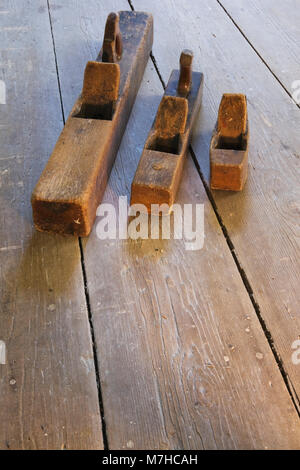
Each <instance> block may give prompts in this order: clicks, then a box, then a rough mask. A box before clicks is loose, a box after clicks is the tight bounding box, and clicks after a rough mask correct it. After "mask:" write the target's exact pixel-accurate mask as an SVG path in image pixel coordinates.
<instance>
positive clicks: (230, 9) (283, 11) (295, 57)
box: [219, 0, 300, 104]
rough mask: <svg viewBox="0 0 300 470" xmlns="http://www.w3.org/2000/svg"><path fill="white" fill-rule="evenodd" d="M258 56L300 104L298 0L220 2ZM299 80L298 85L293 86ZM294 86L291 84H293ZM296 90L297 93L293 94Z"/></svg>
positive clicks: (299, 24)
mask: <svg viewBox="0 0 300 470" xmlns="http://www.w3.org/2000/svg"><path fill="white" fill-rule="evenodd" d="M219 3H220V4H221V5H222V6H223V7H224V8H225V9H226V11H227V13H228V14H229V15H230V16H231V18H232V19H233V21H234V22H235V23H236V24H237V25H238V27H239V28H240V29H241V31H242V32H243V34H245V36H246V37H247V39H248V40H249V42H250V43H251V44H252V45H253V47H254V48H255V49H256V51H257V52H258V54H260V56H261V57H262V58H263V60H264V61H265V62H266V63H267V65H268V66H269V67H270V69H271V70H272V72H273V73H274V74H275V75H276V77H277V78H278V79H279V80H280V82H281V83H282V84H283V85H284V86H285V88H286V90H287V91H288V92H289V93H291V94H292V95H293V94H294V93H295V95H294V99H295V100H296V101H297V102H298V104H299V102H300V92H299V89H300V83H299V80H300V41H299V37H300V8H299V2H298V0H285V1H284V2H274V1H272V0H252V1H251V2H247V0H219ZM296 81H298V83H295V82H296ZM293 83H294V85H293ZM297 89H298V91H296V90H297Z"/></svg>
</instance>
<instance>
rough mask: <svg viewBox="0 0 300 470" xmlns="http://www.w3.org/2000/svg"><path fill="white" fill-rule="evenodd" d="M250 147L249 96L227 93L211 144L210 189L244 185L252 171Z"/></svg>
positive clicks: (220, 108) (233, 187)
mask: <svg viewBox="0 0 300 470" xmlns="http://www.w3.org/2000/svg"><path fill="white" fill-rule="evenodd" d="M248 147H249V123H248V113H247V99H246V96H245V95H242V94H239V93H224V95H223V96H222V99H221V103H220V106H219V111H218V120H217V123H216V126H215V128H214V130H213V133H212V137H211V142H210V148H209V155H210V189H221V190H227V191H228V190H230V191H241V190H242V189H243V187H244V185H245V182H246V179H247V174H248Z"/></svg>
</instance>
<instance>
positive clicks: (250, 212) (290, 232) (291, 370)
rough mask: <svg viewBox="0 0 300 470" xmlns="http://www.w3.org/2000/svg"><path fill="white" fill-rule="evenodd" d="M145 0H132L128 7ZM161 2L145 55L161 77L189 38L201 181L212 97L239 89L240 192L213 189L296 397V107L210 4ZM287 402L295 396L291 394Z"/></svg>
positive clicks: (299, 276) (214, 106) (299, 275)
mask: <svg viewBox="0 0 300 470" xmlns="http://www.w3.org/2000/svg"><path fill="white" fill-rule="evenodd" d="M146 4H147V2H146V1H144V0H139V2H138V8H141V9H143V8H145V6H146ZM164 8H167V9H168V11H170V18H169V21H168V22H165V21H163V17H162V15H161V4H160V2H159V1H156V0H154V1H153V2H152V4H151V11H152V13H153V15H155V19H156V26H155V31H156V38H157V34H158V31H159V37H160V40H159V42H158V41H157V40H156V41H155V43H154V46H153V54H154V57H155V59H156V62H157V65H158V68H159V70H160V73H161V75H162V77H163V79H164V80H166V78H167V77H168V70H169V67H170V64H171V63H173V62H174V61H176V55H177V51H178V50H181V49H182V48H183V47H185V46H186V44H192V43H194V42H195V43H196V44H198V49H197V48H195V50H194V51H195V58H194V67H201V68H202V70H203V71H204V73H205V76H206V77H207V79H206V81H205V87H204V93H203V103H202V107H201V111H200V120H199V123H198V126H196V128H195V131H194V139H193V144H192V147H193V150H194V152H195V154H196V157H197V160H198V162H199V165H200V167H201V170H202V172H203V175H204V177H205V179H206V181H207V182H208V181H209V144H210V136H211V131H212V129H213V127H214V125H215V119H216V115H217V110H218V105H219V102H220V99H221V96H222V94H223V93H224V92H239V93H244V94H246V95H247V99H248V115H249V123H250V126H251V128H250V131H251V138H250V146H249V162H250V165H249V173H248V181H247V183H246V185H245V188H244V191H243V192H242V193H236V194H230V193H227V192H226V193H224V192H217V191H215V192H214V194H213V197H214V199H215V202H216V204H217V210H218V212H219V215H220V217H221V219H222V221H223V223H224V224H225V226H226V228H227V231H228V233H229V236H230V239H231V242H232V243H233V245H234V248H235V254H236V256H237V257H238V260H239V262H240V267H241V269H243V270H244V272H245V273H246V276H247V278H248V280H249V281H250V284H251V288H252V290H253V294H254V299H255V301H256V302H257V304H258V306H257V309H258V310H259V312H260V313H259V314H260V315H261V317H262V321H263V322H264V323H265V325H266V329H267V330H268V331H269V333H267V334H269V335H271V338H272V340H273V343H274V346H275V348H276V350H277V352H278V356H279V359H280V360H281V361H282V365H283V367H284V369H285V371H286V374H287V380H288V381H290V385H291V391H292V393H294V392H296V393H297V394H298V396H299V393H300V374H299V365H297V364H294V363H293V361H292V353H293V349H292V343H293V342H294V341H295V340H296V339H297V338H298V334H299V333H298V331H300V298H299V283H300V265H299V257H300V255H299V243H298V241H297V240H298V237H299V224H298V220H299V200H300V195H299V144H300V134H299V130H298V129H299V122H300V116H299V109H298V107H297V106H296V105H295V103H294V102H293V101H292V99H291V98H290V97H289V96H288V94H287V93H286V92H285V90H284V89H283V88H282V87H281V85H280V84H279V83H278V81H277V80H276V79H275V78H274V77H273V76H272V74H271V73H270V72H269V70H268V69H267V68H266V66H265V65H264V63H263V62H262V61H261V59H260V58H259V57H258V55H257V54H255V53H254V51H253V49H252V48H251V47H250V46H249V44H248V43H247V41H246V40H245V39H244V38H243V37H242V35H241V34H240V32H239V30H238V29H237V28H236V27H235V26H234V24H233V23H232V21H231V20H230V19H229V18H228V16H227V15H225V14H224V11H223V9H222V8H221V7H220V6H219V5H218V4H217V5H214V6H213V4H212V3H211V2H210V1H208V0H202V1H200V2H192V1H187V2H184V3H183V2H181V1H180V0H172V1H171V0H169V1H167V2H165V3H164ZM186 24H189V28H186V26H185V25H186ZM174 25H176V27H175V26H174ZM254 71H255V72H254ZM290 123H293V125H291V124H290ZM251 288H250V289H249V290H250V292H251ZM295 400H296V402H297V403H299V399H298V397H297V396H296V395H295Z"/></svg>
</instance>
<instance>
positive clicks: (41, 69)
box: [0, 0, 102, 449]
mask: <svg viewBox="0 0 300 470" xmlns="http://www.w3.org/2000/svg"><path fill="white" fill-rule="evenodd" d="M0 11H1V12H2V13H0V21H1V26H0V40H1V49H0V74H1V75H0V78H1V80H3V81H4V82H5V84H6V104H1V105H0V110H1V116H0V139H1V148H0V213H1V223H0V240H1V244H0V292H1V307H0V312H1V315H0V340H1V341H2V342H3V343H2V345H3V344H5V346H6V348H5V349H6V358H5V361H3V358H2V360H1V363H0V448H1V449H6V448H9V449H61V448H67V449H70V448H82V449H87V448H89V449H91V448H92V449H96V448H97V449H98V448H102V434H101V420H100V416H99V406H98V395H97V386H96V380H95V369H94V362H93V353H92V345H91V337H90V330H89V322H88V316H87V309H86V303H85V295H84V287H83V279H82V272H81V263H80V252H79V247H78V240H77V239H67V238H65V239H64V238H60V237H55V236H48V235H45V234H39V233H37V232H35V231H34V229H33V226H32V217H31V206H30V195H31V191H32V189H33V186H34V184H35V182H36V180H37V179H38V177H39V174H40V172H41V169H42V167H43V165H44V164H45V162H46V161H47V158H48V156H49V155H50V153H51V150H52V147H53V145H54V143H55V141H56V139H57V137H58V135H59V133H60V130H61V127H62V114H61V106H60V100H59V94H58V86H57V76H56V68H55V61H54V54H53V47H52V39H51V31H50V25H49V16H48V10H47V1H46V0H38V1H35V2H28V1H23V0H22V1H21V0H18V1H16V2H15V1H9V0H4V1H3V2H1V10H0ZM4 362H5V363H4Z"/></svg>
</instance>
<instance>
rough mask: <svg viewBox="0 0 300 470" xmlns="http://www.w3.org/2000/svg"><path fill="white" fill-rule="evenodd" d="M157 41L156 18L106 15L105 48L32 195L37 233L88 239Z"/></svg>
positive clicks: (89, 71) (124, 13)
mask: <svg viewBox="0 0 300 470" xmlns="http://www.w3.org/2000/svg"><path fill="white" fill-rule="evenodd" d="M152 42H153V20H152V16H151V15H150V14H147V13H143V12H133V11H130V12H129V11H122V12H119V13H118V14H116V13H110V15H109V16H108V19H107V22H106V27H105V33H104V41H103V47H102V49H101V51H100V53H99V56H98V57H97V59H96V61H90V62H88V63H87V65H86V69H85V72H84V80H83V88H82V93H81V95H80V96H79V98H78V100H77V101H76V103H75V105H74V107H73V109H72V111H71V113H70V115H69V117H68V120H67V122H66V124H65V127H64V129H63V131H62V133H61V135H60V137H59V139H58V141H57V143H56V145H55V148H54V150H53V153H52V155H51V157H50V159H49V161H48V163H47V165H46V167H45V169H44V171H43V173H42V175H41V177H40V179H39V181H38V183H37V185H36V187H35V189H34V191H33V194H32V200H31V202H32V209H33V219H34V224H35V226H36V228H37V229H38V230H41V231H50V232H58V233H63V234H72V235H77V236H87V235H89V233H90V231H91V229H92V226H93V223H94V220H95V217H96V210H97V207H98V205H99V203H100V202H101V199H102V196H103V193H104V190H105V187H106V184H107V181H108V178H109V174H110V171H111V168H112V165H113V163H114V160H115V157H116V154H117V151H118V148H119V144H120V141H121V139H122V135H123V133H124V130H125V127H126V124H127V121H128V118H129V115H130V112H131V109H132V106H133V103H134V100H135V97H136V94H137V91H138V89H139V86H140V83H141V80H142V77H143V74H144V70H145V67H146V64H147V61H148V58H149V55H150V51H151V47H152Z"/></svg>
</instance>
